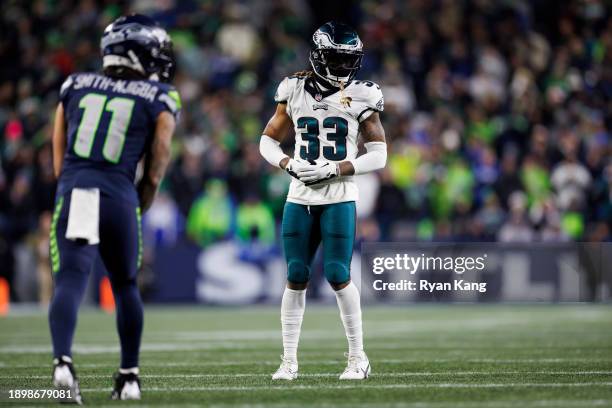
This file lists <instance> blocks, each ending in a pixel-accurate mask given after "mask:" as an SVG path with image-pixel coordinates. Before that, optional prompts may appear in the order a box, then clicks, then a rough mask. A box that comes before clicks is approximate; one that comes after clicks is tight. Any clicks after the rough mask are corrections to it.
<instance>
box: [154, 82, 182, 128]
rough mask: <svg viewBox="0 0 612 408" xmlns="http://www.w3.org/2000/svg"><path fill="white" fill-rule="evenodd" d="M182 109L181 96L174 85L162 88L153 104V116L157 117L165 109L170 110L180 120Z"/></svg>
mask: <svg viewBox="0 0 612 408" xmlns="http://www.w3.org/2000/svg"><path fill="white" fill-rule="evenodd" d="M181 109H182V102H181V97H180V95H179V93H178V91H177V90H176V89H175V88H174V87H172V86H170V87H168V88H164V89H160V90H159V92H158V93H157V96H156V97H155V101H153V104H152V111H153V112H152V113H153V117H157V116H158V115H159V114H160V113H161V112H163V111H168V112H170V113H171V114H172V115H173V116H174V117H175V118H176V119H177V120H178V118H179V115H180V113H181Z"/></svg>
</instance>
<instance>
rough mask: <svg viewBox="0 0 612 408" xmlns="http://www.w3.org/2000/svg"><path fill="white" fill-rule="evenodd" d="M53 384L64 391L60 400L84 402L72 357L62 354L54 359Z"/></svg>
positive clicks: (73, 402)
mask: <svg viewBox="0 0 612 408" xmlns="http://www.w3.org/2000/svg"><path fill="white" fill-rule="evenodd" d="M53 386H54V387H55V389H56V390H59V391H62V393H61V394H60V395H61V397H60V398H58V401H59V402H62V403H72V404H78V405H82V404H83V398H82V397H81V390H80V388H79V380H78V379H77V376H76V372H75V370H74V367H73V365H72V359H71V358H70V357H66V356H62V357H61V358H56V359H54V360H53Z"/></svg>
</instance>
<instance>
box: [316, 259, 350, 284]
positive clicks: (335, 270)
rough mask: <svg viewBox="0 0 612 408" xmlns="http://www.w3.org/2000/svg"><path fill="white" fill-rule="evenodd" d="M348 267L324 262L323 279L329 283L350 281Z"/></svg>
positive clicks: (337, 263) (339, 263) (338, 263)
mask: <svg viewBox="0 0 612 408" xmlns="http://www.w3.org/2000/svg"><path fill="white" fill-rule="evenodd" d="M349 268H350V265H346V263H344V262H335V261H332V262H325V264H324V265H323V270H324V271H325V279H327V281H328V282H329V283H335V284H338V283H344V282H348V280H349V279H351V272H350V270H349Z"/></svg>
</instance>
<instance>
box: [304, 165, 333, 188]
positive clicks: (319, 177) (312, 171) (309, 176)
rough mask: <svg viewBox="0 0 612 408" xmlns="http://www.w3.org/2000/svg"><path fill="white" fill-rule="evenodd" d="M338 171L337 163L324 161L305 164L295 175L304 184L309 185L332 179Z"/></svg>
mask: <svg viewBox="0 0 612 408" xmlns="http://www.w3.org/2000/svg"><path fill="white" fill-rule="evenodd" d="M338 173H339V169H338V165H337V164H336V163H332V162H327V161H326V162H320V163H314V164H309V165H307V166H306V167H304V168H302V169H300V170H298V172H297V176H298V178H299V179H300V181H302V182H303V183H304V184H306V185H307V186H311V185H313V184H317V183H321V182H323V181H325V180H329V179H332V178H334V177H336V176H338Z"/></svg>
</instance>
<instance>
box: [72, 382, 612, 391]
mask: <svg viewBox="0 0 612 408" xmlns="http://www.w3.org/2000/svg"><path fill="white" fill-rule="evenodd" d="M604 386H605V387H610V386H612V382H577V383H576V382H575V383H484V384H471V383H441V384H403V383H399V384H363V383H360V382H358V383H354V384H313V385H305V384H286V385H270V384H262V385H259V386H243V385H237V386H214V385H213V386H200V387H168V388H159V387H150V388H148V387H147V388H146V389H144V391H146V392H196V391H272V390H287V391H294V390H322V389H353V388H358V389H378V390H380V389H413V388H516V387H518V388H522V387H529V388H564V387H604ZM108 390H109V388H108V387H102V388H84V389H82V390H81V391H83V392H107V391H108Z"/></svg>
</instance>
